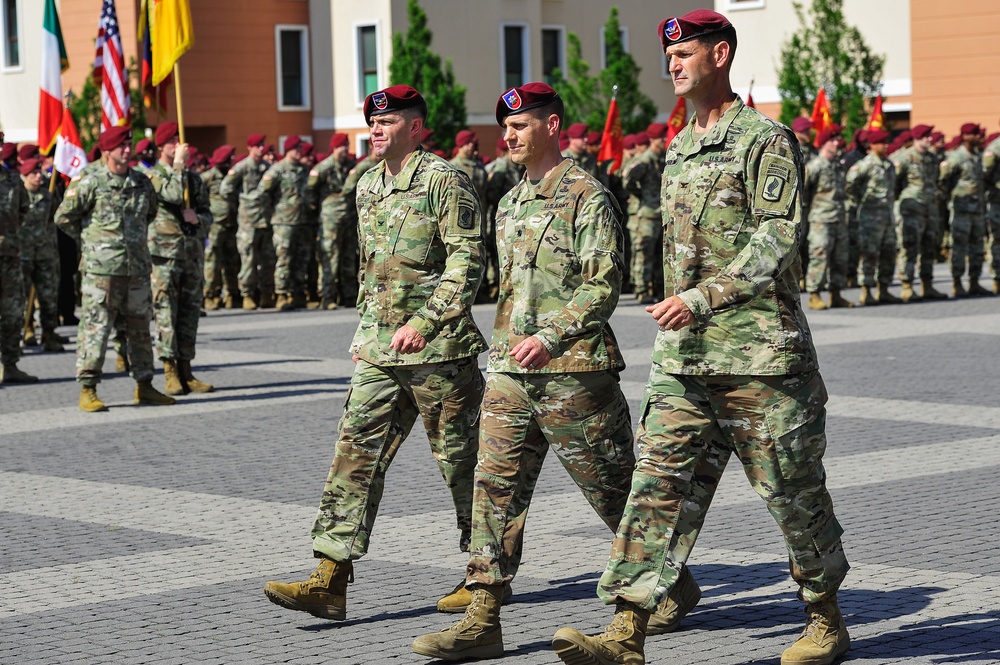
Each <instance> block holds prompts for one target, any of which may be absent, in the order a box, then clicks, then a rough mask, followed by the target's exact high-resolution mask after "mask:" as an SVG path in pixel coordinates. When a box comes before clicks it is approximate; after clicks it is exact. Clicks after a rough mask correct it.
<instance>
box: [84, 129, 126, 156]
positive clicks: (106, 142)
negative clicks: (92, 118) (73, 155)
mask: <svg viewBox="0 0 1000 665" xmlns="http://www.w3.org/2000/svg"><path fill="white" fill-rule="evenodd" d="M126 141H128V142H130V143H131V142H132V128H131V127H127V126H117V127H110V128H108V129H107V130H105V131H104V133H102V134H101V137H100V138H99V139H97V148H98V149H99V150H100V151H101V152H108V151H109V150H114V149H115V148H117V147H118V146H120V145H121V144H122V143H125V142H126ZM88 159H89V156H88ZM90 161H94V160H93V159H91V160H90Z"/></svg>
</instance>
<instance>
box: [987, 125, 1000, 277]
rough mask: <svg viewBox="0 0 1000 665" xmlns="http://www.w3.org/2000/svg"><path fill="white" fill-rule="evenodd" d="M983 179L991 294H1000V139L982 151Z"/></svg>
mask: <svg viewBox="0 0 1000 665" xmlns="http://www.w3.org/2000/svg"><path fill="white" fill-rule="evenodd" d="M983 178H984V185H985V186H986V203H987V205H988V206H989V207H988V208H987V213H986V220H987V222H989V232H990V237H991V238H992V241H991V243H990V258H991V259H992V263H993V293H996V294H1000V138H996V139H993V141H992V142H991V143H990V144H989V145H988V146H986V148H985V149H984V150H983Z"/></svg>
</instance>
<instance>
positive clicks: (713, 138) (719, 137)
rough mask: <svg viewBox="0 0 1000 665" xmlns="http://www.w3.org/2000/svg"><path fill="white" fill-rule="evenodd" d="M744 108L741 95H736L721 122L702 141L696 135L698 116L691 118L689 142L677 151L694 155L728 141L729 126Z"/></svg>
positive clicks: (705, 134)
mask: <svg viewBox="0 0 1000 665" xmlns="http://www.w3.org/2000/svg"><path fill="white" fill-rule="evenodd" d="M743 108H744V106H743V100H742V99H740V96H739V95H736V99H735V100H733V103H732V105H730V107H729V108H728V109H726V112H725V113H723V114H722V117H721V118H719V121H718V122H716V123H715V124H714V125H712V128H711V129H709V130H708V131H707V132H705V133H704V134H703V135H702V136H701V138H700V139H697V138H695V137H696V136H697V134H695V133H694V123H695V121H696V120H697V119H698V116H697V115H693V116H691V120H690V121H688V126H687V128H688V129H689V130H690V131H689V132H688V138H689V140H688V141H686V142H685V143H683V144H681V145H679V146H677V151H678V152H680V153H682V154H685V155H693V154H695V153H697V152H700V151H701V149H702V148H704V147H706V146H710V145H718V144H719V143H722V142H723V141H725V140H726V134H727V133H728V132H729V126H730V125H732V124H733V120H735V119H736V116H737V115H739V113H740V111H742V110H743Z"/></svg>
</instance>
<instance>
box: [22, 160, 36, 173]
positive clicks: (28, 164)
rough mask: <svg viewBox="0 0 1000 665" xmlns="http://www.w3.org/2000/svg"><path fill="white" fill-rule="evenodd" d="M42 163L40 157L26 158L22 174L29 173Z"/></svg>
mask: <svg viewBox="0 0 1000 665" xmlns="http://www.w3.org/2000/svg"><path fill="white" fill-rule="evenodd" d="M40 163H41V160H40V159H37V158H34V157H32V158H31V159H26V160H24V161H23V162H22V163H21V175H28V174H29V173H31V172H32V171H34V170H35V169H36V168H38V165H39V164H40Z"/></svg>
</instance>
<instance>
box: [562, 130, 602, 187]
mask: <svg viewBox="0 0 1000 665" xmlns="http://www.w3.org/2000/svg"><path fill="white" fill-rule="evenodd" d="M566 136H567V138H569V146H568V147H567V148H566V149H565V150H563V151H562V156H563V157H568V158H570V159H572V160H573V163H574V164H576V165H577V166H579V167H580V168H581V169H583V170H584V171H586V172H587V173H589V174H590V175H592V176H594V177H595V178H597V179H598V180H600V176H599V174H598V171H597V160H596V159H594V156H593V155H591V154H590V152H589V151H588V150H587V125H585V124H583V123H582V122H578V123H576V124H573V125H570V126H569V129H567V130H566Z"/></svg>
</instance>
